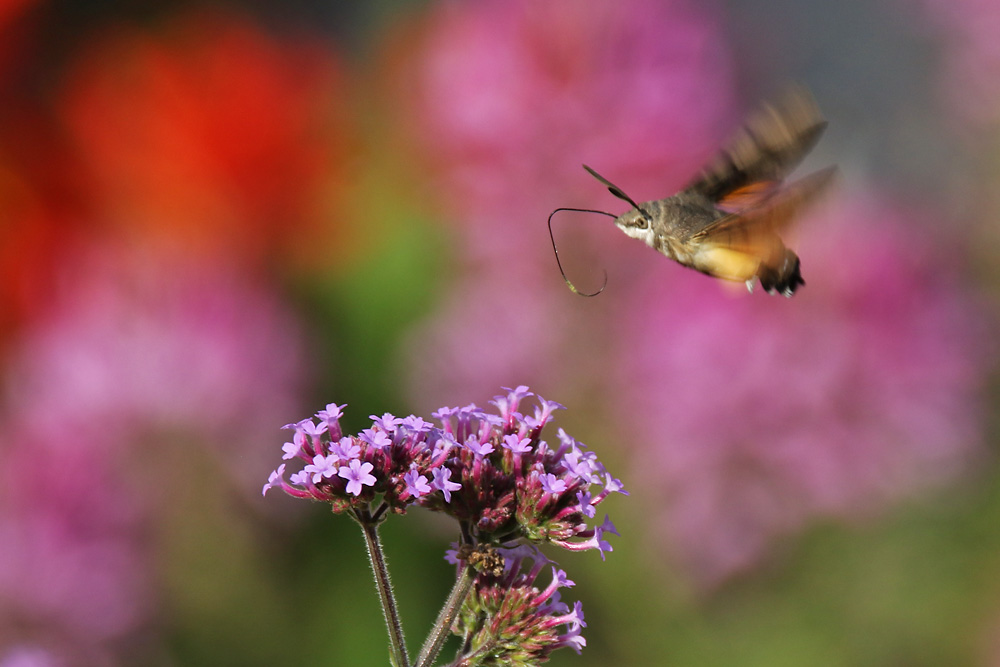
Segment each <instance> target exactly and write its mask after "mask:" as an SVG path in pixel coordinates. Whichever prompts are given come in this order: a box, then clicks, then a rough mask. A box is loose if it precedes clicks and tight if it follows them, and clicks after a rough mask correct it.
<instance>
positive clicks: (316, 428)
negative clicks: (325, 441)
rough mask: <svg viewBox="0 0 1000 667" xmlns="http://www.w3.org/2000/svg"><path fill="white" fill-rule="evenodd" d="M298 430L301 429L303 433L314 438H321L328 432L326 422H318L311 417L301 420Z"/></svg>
mask: <svg viewBox="0 0 1000 667" xmlns="http://www.w3.org/2000/svg"><path fill="white" fill-rule="evenodd" d="M297 430H299V431H300V432H302V433H305V434H306V435H308V436H310V437H311V438H313V439H316V438H319V437H320V436H321V435H323V434H324V433H326V430H327V424H326V422H322V423H319V424H316V423H314V422H313V420H311V419H305V420H303V421H300V422H299V424H298V427H297Z"/></svg>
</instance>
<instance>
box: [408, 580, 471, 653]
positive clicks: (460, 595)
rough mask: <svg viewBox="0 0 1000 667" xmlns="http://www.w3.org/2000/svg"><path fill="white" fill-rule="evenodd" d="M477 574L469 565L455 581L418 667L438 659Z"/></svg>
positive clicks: (422, 650)
mask: <svg viewBox="0 0 1000 667" xmlns="http://www.w3.org/2000/svg"><path fill="white" fill-rule="evenodd" d="M475 574H476V573H475V571H474V570H473V569H472V567H470V566H468V565H466V566H465V567H463V568H462V570H461V572H460V573H459V575H458V579H457V580H456V581H455V585H454V586H453V587H452V589H451V593H449V594H448V599H447V600H446V601H445V603H444V606H443V607H441V612H440V613H439V614H438V617H437V620H435V621H434V627H432V628H431V632H430V634H429V635H428V636H427V641H425V642H424V645H423V647H422V648H421V649H420V654H419V655H418V656H417V663H416V667H430V666H431V664H432V663H433V662H434V660H436V659H437V656H438V653H440V652H441V647H442V646H444V642H445V640H446V639H447V638H448V633H449V632H450V631H451V624H452V623H454V622H455V617H456V616H458V612H459V610H460V609H461V608H462V605H463V604H464V603H465V598H466V597H468V595H469V591H471V590H472V581H473V579H474V578H475Z"/></svg>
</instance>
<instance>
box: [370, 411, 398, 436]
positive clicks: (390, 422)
mask: <svg viewBox="0 0 1000 667" xmlns="http://www.w3.org/2000/svg"><path fill="white" fill-rule="evenodd" d="M369 418H370V419H371V420H372V422H374V424H375V426H378V427H379V428H380V429H382V430H383V431H386V432H388V433H392V432H393V431H395V430H396V426H397V425H398V424H399V423H400V422H401V421H402V420H401V419H399V418H398V417H394V416H393V415H391V414H389V413H388V412H386V413H385V414H384V415H382V416H381V417H378V416H376V415H369Z"/></svg>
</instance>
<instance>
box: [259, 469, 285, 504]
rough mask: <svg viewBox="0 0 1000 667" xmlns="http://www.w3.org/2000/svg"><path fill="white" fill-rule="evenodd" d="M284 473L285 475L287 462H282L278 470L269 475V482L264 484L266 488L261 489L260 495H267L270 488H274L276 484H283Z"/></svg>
mask: <svg viewBox="0 0 1000 667" xmlns="http://www.w3.org/2000/svg"><path fill="white" fill-rule="evenodd" d="M284 475H285V464H284V463H282V464H281V465H280V466H278V469H277V470H275V471H273V472H272V473H271V474H270V475H269V476H268V478H267V484H265V485H264V488H263V489H262V490H261V492H260V495H262V496H263V495H265V494H266V493H267V492H268V490H270V489H272V488H274V487H276V486H281V481H280V480H281V478H282V477H283V476H284Z"/></svg>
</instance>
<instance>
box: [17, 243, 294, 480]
mask: <svg viewBox="0 0 1000 667" xmlns="http://www.w3.org/2000/svg"><path fill="white" fill-rule="evenodd" d="M225 264H226V262H225V260H222V259H219V258H216V260H215V262H214V263H213V264H211V265H210V264H206V263H204V262H202V261H201V260H196V259H191V258H187V257H185V256H184V255H181V254H176V253H171V251H168V250H165V249H162V248H160V249H156V250H154V249H152V248H145V249H138V248H132V249H125V247H124V246H119V247H107V246H92V247H91V248H90V250H89V252H82V253H80V256H78V257H77V258H76V259H75V260H74V261H71V262H67V263H66V264H64V265H63V266H60V267H57V269H56V271H57V274H58V279H59V281H60V284H61V286H60V291H61V293H60V294H59V295H58V296H57V298H56V303H55V305H54V306H53V308H52V309H51V310H50V314H49V316H48V317H47V318H44V319H43V320H41V321H39V322H37V323H35V324H34V326H33V328H29V329H28V330H26V331H25V332H24V336H23V339H22V343H21V344H20V346H18V347H15V349H14V350H13V353H14V359H13V362H12V363H11V365H10V369H9V379H8V389H9V392H8V398H7V402H8V406H9V411H10V413H11V414H12V415H15V416H16V419H17V421H18V423H19V424H24V425H29V426H30V431H31V432H32V433H34V434H36V435H37V436H38V437H42V438H45V439H46V440H47V441H48V442H50V443H51V445H52V446H56V447H58V446H66V447H68V446H72V445H71V444H70V441H67V438H66V436H67V435H71V436H73V437H79V438H84V439H85V441H87V442H93V443H105V445H106V446H109V447H114V448H120V447H122V446H123V443H130V442H131V439H132V438H133V437H135V436H136V435H137V434H138V433H145V432H148V431H150V430H151V429H152V430H157V429H159V430H160V431H162V432H169V433H177V432H182V433H184V432H186V433H192V434H194V435H197V436H198V437H199V438H205V439H208V440H210V441H217V442H218V444H219V445H220V446H222V447H233V448H235V449H236V450H238V451H239V452H240V455H241V461H242V462H241V464H240V465H241V466H243V465H245V466H249V467H250V469H249V470H247V474H248V475H249V478H248V479H253V480H254V482H256V479H255V476H259V470H254V469H253V466H254V461H253V457H254V456H255V455H256V454H257V453H258V452H259V453H261V454H263V455H264V456H267V454H268V453H269V452H268V449H269V448H268V443H270V442H271V441H272V440H273V434H274V429H275V424H277V423H278V422H280V421H281V420H282V419H283V418H284V415H286V414H288V412H289V411H290V410H291V411H294V407H295V405H296V397H297V396H298V392H299V390H300V389H301V387H302V381H303V368H304V358H303V348H302V342H301V333H300V332H299V330H298V327H297V325H296V323H295V318H294V316H293V315H292V313H291V312H289V311H286V310H285V309H284V308H283V307H282V306H281V305H280V304H279V302H278V301H277V300H276V298H275V297H274V296H273V295H271V294H269V293H268V292H267V291H266V290H264V289H262V288H261V287H260V286H254V285H253V284H252V283H251V282H250V281H249V280H248V278H247V277H246V276H242V275H240V274H239V273H237V272H235V271H233V270H227V268H226V266H225ZM269 433H270V434H271V435H268V434H269ZM60 443H63V444H60ZM258 445H259V447H258ZM222 453H223V452H220V454H222ZM260 461H261V462H262V463H263V462H264V461H265V459H264V458H261V459H260ZM264 465H266V463H264ZM254 486H256V484H254Z"/></svg>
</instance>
